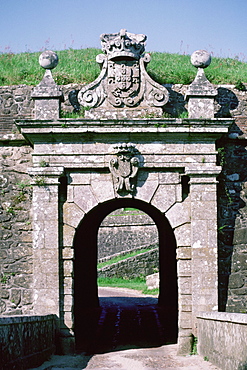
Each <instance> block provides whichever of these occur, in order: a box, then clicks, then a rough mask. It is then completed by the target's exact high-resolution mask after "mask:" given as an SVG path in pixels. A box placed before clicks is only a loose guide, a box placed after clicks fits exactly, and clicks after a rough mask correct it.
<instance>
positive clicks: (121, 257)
mask: <svg viewBox="0 0 247 370" xmlns="http://www.w3.org/2000/svg"><path fill="white" fill-rule="evenodd" d="M152 249H153V248H146V249H139V250H135V251H133V252H129V253H126V254H124V255H119V256H116V257H113V258H111V259H108V260H107V261H104V262H100V263H98V265H97V268H98V269H101V268H103V267H105V266H110V265H112V264H113V263H117V262H120V261H124V260H126V259H127V258H130V257H135V256H137V255H139V254H141V253H146V252H149V251H151V250H152Z"/></svg>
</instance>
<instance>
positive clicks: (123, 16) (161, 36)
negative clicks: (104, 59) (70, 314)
mask: <svg viewBox="0 0 247 370" xmlns="http://www.w3.org/2000/svg"><path fill="white" fill-rule="evenodd" d="M0 5H1V15H0V52H8V51H11V52H14V53H17V52H25V51H31V52H33V51H42V50H44V49H51V50H61V49H66V48H70V47H72V48H74V49H77V48H87V47H97V48H100V47H101V45H100V40H99V36H100V34H101V33H115V32H118V31H120V29H121V28H125V29H127V30H128V31H129V32H133V33H144V34H145V35H147V36H148V40H147V46H146V51H160V52H170V53H180V54H191V53H192V52H193V51H195V50H198V49H206V50H208V51H209V52H211V53H212V55H214V56H222V57H232V58H234V57H236V56H238V57H239V59H240V60H245V61H247V0H201V1H200V0H132V1H131V0H125V1H124V0H114V1H113V0H91V1H90V0H49V1H48V0H0Z"/></svg>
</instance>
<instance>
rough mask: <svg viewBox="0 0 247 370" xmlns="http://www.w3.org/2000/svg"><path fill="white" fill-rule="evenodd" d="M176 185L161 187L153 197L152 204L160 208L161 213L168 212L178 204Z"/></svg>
mask: <svg viewBox="0 0 247 370" xmlns="http://www.w3.org/2000/svg"><path fill="white" fill-rule="evenodd" d="M176 200H177V197H176V186H175V185H159V186H158V188H157V190H156V191H155V194H154V195H153V198H152V201H151V204H152V205H153V206H155V207H156V208H159V209H160V210H161V212H166V211H167V210H168V209H169V208H171V206H172V205H173V204H174V203H175V202H176Z"/></svg>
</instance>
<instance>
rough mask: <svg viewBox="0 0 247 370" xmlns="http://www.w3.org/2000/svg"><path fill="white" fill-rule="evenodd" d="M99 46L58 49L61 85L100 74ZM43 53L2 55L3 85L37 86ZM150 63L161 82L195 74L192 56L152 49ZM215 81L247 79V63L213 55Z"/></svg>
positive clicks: (184, 81) (56, 73)
mask: <svg viewBox="0 0 247 370" xmlns="http://www.w3.org/2000/svg"><path fill="white" fill-rule="evenodd" d="M100 53H101V50H100V49H95V48H89V49H80V50H74V49H68V50H62V51H58V52H57V54H58V57H59V64H58V66H57V67H56V69H55V70H53V76H54V78H55V81H56V82H57V84H58V85H66V84H69V83H90V82H92V81H94V80H95V79H96V78H97V77H98V76H99V73H100V67H99V65H98V64H97V63H96V61H95V57H96V55H97V54H100ZM40 54H41V53H40V52H39V53H20V54H12V53H4V54H0V85H2V86H4V85H5V86H6V85H19V84H26V85H37V84H38V83H39V82H40V81H41V79H42V77H43V75H44V70H43V68H41V67H40V65H39V62H38V58H39V55H40ZM150 54H151V62H150V63H149V64H148V66H147V70H148V73H149V74H150V75H151V77H152V78H153V79H154V80H156V81H157V82H159V83H161V84H165V83H166V84H178V83H179V84H190V83H191V82H192V81H193V79H194V78H195V75H196V68H194V67H193V66H192V65H191V63H190V56H189V55H180V54H169V53H158V52H151V53H150ZM205 73H206V75H207V78H208V79H209V80H210V81H211V82H212V83H213V84H233V85H236V84H238V83H239V82H240V81H241V82H243V83H246V82H247V63H245V62H241V61H239V60H238V59H237V58H236V59H231V58H212V63H211V65H210V66H209V67H208V68H207V69H206V71H205Z"/></svg>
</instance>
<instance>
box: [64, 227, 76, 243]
mask: <svg viewBox="0 0 247 370" xmlns="http://www.w3.org/2000/svg"><path fill="white" fill-rule="evenodd" d="M63 236H64V238H63V245H64V247H72V246H73V240H74V236H75V229H74V227H71V226H68V225H64V226H63Z"/></svg>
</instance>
